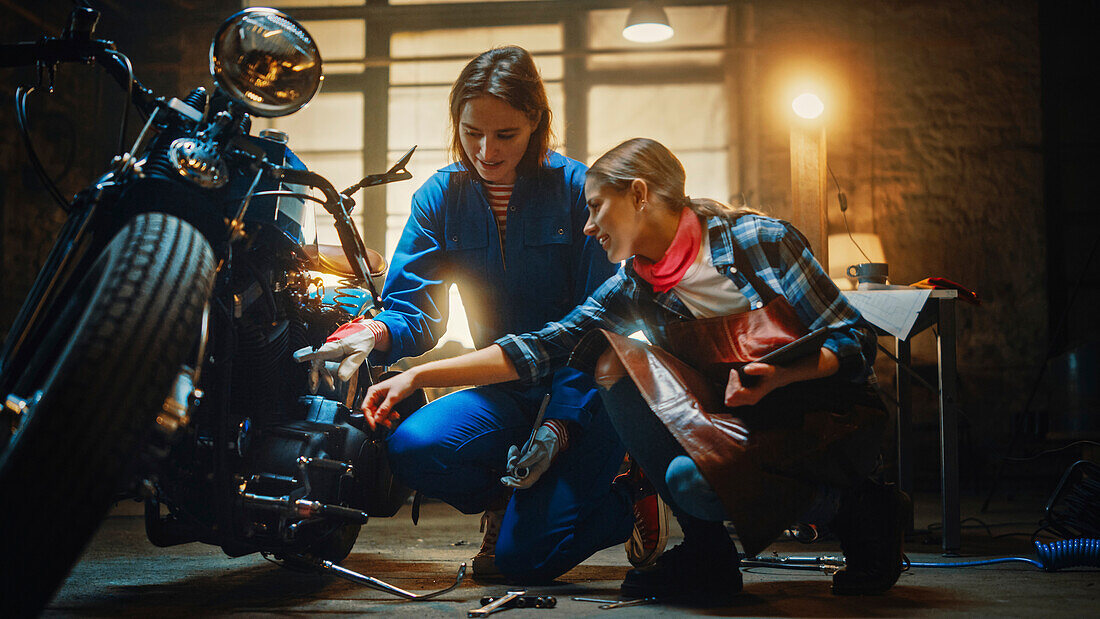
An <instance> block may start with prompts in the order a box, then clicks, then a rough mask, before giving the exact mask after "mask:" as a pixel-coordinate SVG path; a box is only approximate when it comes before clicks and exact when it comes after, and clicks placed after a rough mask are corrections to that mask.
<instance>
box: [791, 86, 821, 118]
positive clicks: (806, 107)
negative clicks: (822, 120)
mask: <svg viewBox="0 0 1100 619" xmlns="http://www.w3.org/2000/svg"><path fill="white" fill-rule="evenodd" d="M791 109H793V110H794V113H795V114H798V115H799V116H800V117H801V118H805V119H807V120H813V119H814V118H817V117H818V116H821V114H822V113H823V112H824V111H825V104H824V103H822V102H821V98H820V97H818V96H817V95H815V94H813V93H809V92H804V93H802V94H800V95H798V96H797V97H795V98H794V101H791Z"/></svg>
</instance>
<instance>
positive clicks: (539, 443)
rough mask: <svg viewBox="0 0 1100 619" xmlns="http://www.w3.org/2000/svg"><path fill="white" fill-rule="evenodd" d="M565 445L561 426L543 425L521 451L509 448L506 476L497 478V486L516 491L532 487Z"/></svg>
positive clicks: (564, 433)
mask: <svg viewBox="0 0 1100 619" xmlns="http://www.w3.org/2000/svg"><path fill="white" fill-rule="evenodd" d="M568 441H569V435H568V434H567V432H566V430H565V425H564V424H563V423H561V422H560V421H555V420H552V419H548V420H546V421H544V422H542V425H541V426H539V429H538V430H535V434H534V435H533V436H532V438H531V440H530V441H528V444H527V445H525V446H524V449H521V448H520V447H519V446H518V445H512V446H511V447H509V448H508V460H507V463H506V468H507V470H508V474H507V475H505V476H504V477H501V478H500V483H502V484H504V485H505V486H508V487H509V488H516V489H517V490H525V489H527V488H530V487H531V486H533V485H535V482H536V481H538V480H539V478H540V477H542V474H543V473H545V472H546V470H547V469H549V468H550V464H551V463H552V462H553V461H554V458H555V457H557V455H558V452H559V451H561V450H562V449H564V448H565V446H566V445H567V444H568Z"/></svg>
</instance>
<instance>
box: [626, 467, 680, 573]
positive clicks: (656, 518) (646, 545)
mask: <svg viewBox="0 0 1100 619" xmlns="http://www.w3.org/2000/svg"><path fill="white" fill-rule="evenodd" d="M614 483H617V484H626V485H627V488H629V490H630V492H631V495H632V496H633V498H634V532H633V533H631V535H630V539H628V540H627V541H626V558H627V559H628V560H629V561H630V564H631V565H633V566H634V567H637V568H641V567H648V566H650V565H653V563H654V562H655V561H656V560H657V557H659V556H661V553H662V552H664V550H665V545H666V544H668V517H669V511H670V510H669V508H668V505H667V504H666V503H665V502H664V501H663V500H661V497H659V496H657V491H656V490H655V489H654V488H653V484H651V483H649V480H648V479H646V477H645V475H644V474H642V469H641V468H640V467H638V465H637V463H635V462H633V461H632V462H631V463H630V470H629V471H627V472H626V473H623V474H622V475H619V476H618V477H616V478H615V482H614Z"/></svg>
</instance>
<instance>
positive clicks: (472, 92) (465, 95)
mask: <svg viewBox="0 0 1100 619" xmlns="http://www.w3.org/2000/svg"><path fill="white" fill-rule="evenodd" d="M485 95H490V96H493V97H496V98H498V99H500V100H501V101H503V102H505V103H507V104H508V105H510V106H512V107H514V108H516V109H517V110H519V111H520V112H522V113H523V114H524V115H525V116H527V118H529V119H531V120H534V119H535V118H536V117H537V118H538V125H537V126H536V127H535V130H534V131H533V132H532V133H531V137H530V139H529V140H528V142H527V151H526V152H525V153H524V154H523V158H522V159H520V162H519V165H518V166H517V171H520V172H528V173H529V172H533V171H534V170H535V169H536V168H538V166H539V164H540V163H542V162H543V161H544V160H545V159H546V155H547V151H548V149H549V148H550V141H551V139H552V138H553V133H552V132H551V130H550V100H549V99H548V98H547V97H546V88H545V87H543V85H542V78H541V77H540V76H539V70H538V68H537V67H536V66H535V61H534V60H533V59H532V58H531V54H529V53H528V52H527V50H525V49H523V48H522V47H516V46H509V47H495V48H493V49H491V50H489V51H487V52H483V53H482V54H481V55H479V56H478V57H477V58H474V59H473V60H471V61H470V62H469V63H468V64H467V65H466V67H465V68H463V69H462V73H460V74H459V75H458V79H456V80H455V83H454V86H452V87H451V156H452V157H454V159H455V160H456V161H461V162H462V165H463V166H465V167H466V169H467V170H468V171H469V172H470V174H473V175H474V176H475V177H476V176H477V175H478V174H477V171H476V170H475V168H474V166H473V162H472V161H470V158H469V156H468V155H466V151H465V149H463V148H462V140H461V139H460V137H459V129H458V125H459V118H460V117H461V116H462V109H463V108H464V107H465V106H466V102H467V101H469V100H471V99H476V98H477V97H482V96H485Z"/></svg>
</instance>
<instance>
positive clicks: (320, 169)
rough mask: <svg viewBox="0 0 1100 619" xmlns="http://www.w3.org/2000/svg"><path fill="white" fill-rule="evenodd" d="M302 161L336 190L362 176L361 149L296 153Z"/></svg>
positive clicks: (355, 181) (352, 183) (351, 183)
mask: <svg viewBox="0 0 1100 619" xmlns="http://www.w3.org/2000/svg"><path fill="white" fill-rule="evenodd" d="M295 153H297V154H298V156H299V157H301V158H302V162H303V163H305V164H306V165H307V166H309V169H310V170H313V171H314V172H316V173H318V174H320V175H321V176H323V177H325V178H327V179H328V180H329V181H330V182H332V185H333V187H336V191H340V190H342V189H344V188H345V187H351V186H352V185H354V184H355V183H358V182H359V181H360V180H361V179H362V178H363V153H362V151H357V150H356V151H346V152H321V153H316V152H312V153H311V152H308V151H306V152H304V153H298V151H295ZM360 191H378V190H377V189H374V190H371V189H361V190H360Z"/></svg>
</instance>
